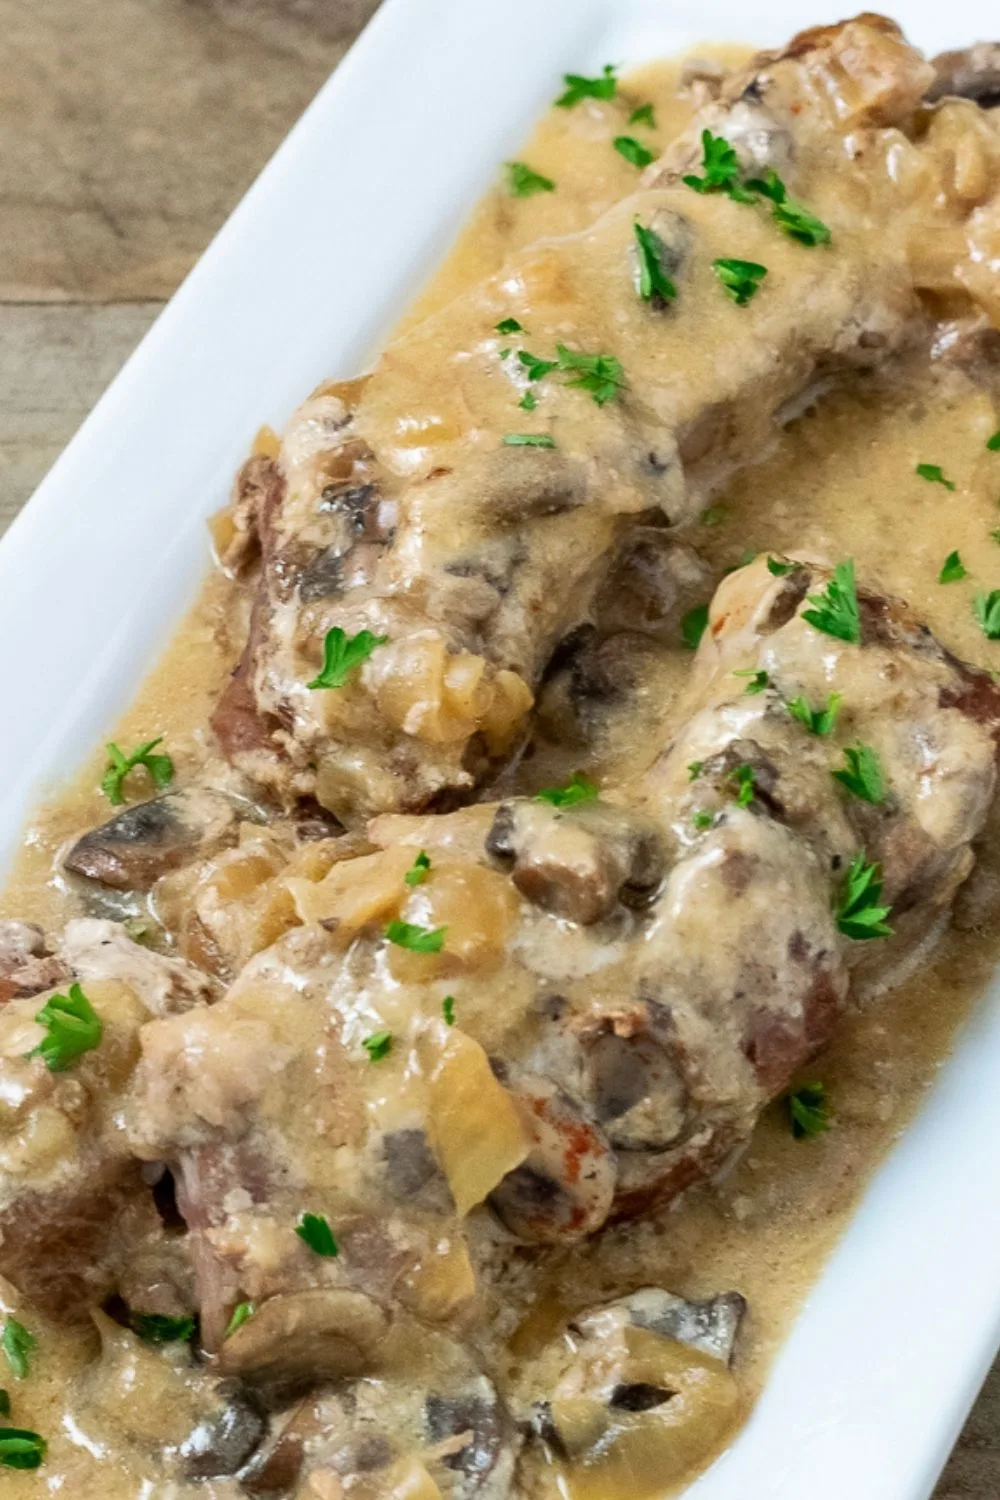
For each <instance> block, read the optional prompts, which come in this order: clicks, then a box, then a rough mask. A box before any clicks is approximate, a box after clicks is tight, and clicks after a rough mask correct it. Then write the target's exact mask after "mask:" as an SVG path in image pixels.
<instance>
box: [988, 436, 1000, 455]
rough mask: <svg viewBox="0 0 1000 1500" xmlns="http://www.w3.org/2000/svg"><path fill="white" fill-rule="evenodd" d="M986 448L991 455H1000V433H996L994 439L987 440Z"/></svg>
mask: <svg viewBox="0 0 1000 1500" xmlns="http://www.w3.org/2000/svg"><path fill="white" fill-rule="evenodd" d="M986 446H987V448H988V449H989V450H990V452H991V453H1000V432H995V433H994V434H993V436H992V437H989V438H987V439H986Z"/></svg>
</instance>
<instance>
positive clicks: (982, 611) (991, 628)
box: [972, 589, 1000, 641]
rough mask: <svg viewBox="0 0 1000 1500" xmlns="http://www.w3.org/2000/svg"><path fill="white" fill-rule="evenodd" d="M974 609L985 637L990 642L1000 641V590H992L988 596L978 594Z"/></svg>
mask: <svg viewBox="0 0 1000 1500" xmlns="http://www.w3.org/2000/svg"><path fill="white" fill-rule="evenodd" d="M972 609H973V613H974V614H975V616H976V619H977V620H978V621H979V624H980V627H981V629H982V632H983V635H985V636H986V638H987V639H988V640H991V641H1000V589H990V592H989V593H988V594H977V595H976V597H975V599H974V600H973V602H972Z"/></svg>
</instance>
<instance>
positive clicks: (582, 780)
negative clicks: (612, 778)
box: [535, 771, 601, 807]
mask: <svg viewBox="0 0 1000 1500" xmlns="http://www.w3.org/2000/svg"><path fill="white" fill-rule="evenodd" d="M600 795H601V794H600V791H599V790H598V788H597V787H596V786H595V785H594V783H593V782H592V781H588V780H587V778H586V776H582V775H581V774H580V772H579V771H574V773H573V775H572V776H571V777H570V779H569V781H568V782H567V783H566V785H565V786H546V787H543V788H542V790H541V791H540V792H536V793H535V801H536V802H547V803H548V804H549V806H550V807H575V806H576V805H577V803H578V802H594V801H596V800H597V798H598V797H599V796H600Z"/></svg>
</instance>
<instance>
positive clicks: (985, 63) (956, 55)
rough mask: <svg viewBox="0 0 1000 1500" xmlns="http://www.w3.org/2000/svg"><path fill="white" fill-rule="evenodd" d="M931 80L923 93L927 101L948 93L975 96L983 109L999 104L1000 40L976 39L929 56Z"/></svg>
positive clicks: (946, 95)
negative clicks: (932, 71)
mask: <svg viewBox="0 0 1000 1500" xmlns="http://www.w3.org/2000/svg"><path fill="white" fill-rule="evenodd" d="M931 66H932V67H933V69H934V81H933V83H932V84H931V86H930V88H929V89H928V90H927V93H926V95H925V96H924V97H925V98H926V99H927V100H928V102H930V103H934V102H936V101H937V100H938V99H944V98H947V97H948V96H949V95H954V96H957V97H958V98H960V99H974V100H975V101H976V103H977V104H980V105H982V107H983V108H984V109H989V108H991V107H992V106H993V105H995V104H1000V42H977V43H976V44H975V46H974V47H963V48H961V49H960V50H959V51H957V52H939V53H938V55H937V57H932V58H931Z"/></svg>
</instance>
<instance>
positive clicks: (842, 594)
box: [802, 557, 861, 646]
mask: <svg viewBox="0 0 1000 1500" xmlns="http://www.w3.org/2000/svg"><path fill="white" fill-rule="evenodd" d="M807 598H808V602H809V603H810V604H811V605H812V606H813V608H812V609H804V610H803V611H802V618H803V620H807V621H808V622H809V624H810V625H812V626H813V628H814V629H815V630H822V631H823V633H824V635H832V636H836V638H837V640H839V641H850V642H851V644H852V645H855V646H857V645H860V643H861V615H860V613H859V611H858V591H857V587H856V585H855V582H854V560H853V558H850V557H848V558H847V559H846V560H845V561H844V562H841V563H838V564H837V566H836V567H835V568H834V570H833V577H832V578H831V579H830V582H829V583H828V584H827V586H826V588H825V589H824V590H823V592H822V594H809V595H808V596H807Z"/></svg>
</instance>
